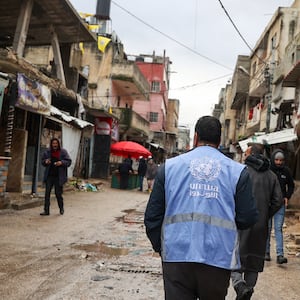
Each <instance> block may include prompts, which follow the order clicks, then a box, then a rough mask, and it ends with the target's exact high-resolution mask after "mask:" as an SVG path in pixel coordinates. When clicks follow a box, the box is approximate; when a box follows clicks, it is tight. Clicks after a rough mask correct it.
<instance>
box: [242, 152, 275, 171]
mask: <svg viewBox="0 0 300 300" xmlns="http://www.w3.org/2000/svg"><path fill="white" fill-rule="evenodd" d="M245 164H246V165H247V166H249V167H252V168H253V169H255V170H256V171H258V172H264V171H267V170H269V169H270V161H269V160H268V159H267V158H266V157H264V156H263V155H261V154H252V155H249V156H248V157H247V158H246V160H245Z"/></svg>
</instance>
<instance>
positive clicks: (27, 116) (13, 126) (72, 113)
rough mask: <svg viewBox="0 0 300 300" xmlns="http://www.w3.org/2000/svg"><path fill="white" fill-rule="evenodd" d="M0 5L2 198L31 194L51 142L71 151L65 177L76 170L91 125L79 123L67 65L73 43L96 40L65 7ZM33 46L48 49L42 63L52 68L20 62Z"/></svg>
mask: <svg viewBox="0 0 300 300" xmlns="http://www.w3.org/2000/svg"><path fill="white" fill-rule="evenodd" d="M0 4H1V12H0V72H1V77H2V79H1V84H0V89H1V93H0V94H1V110H0V111H1V126H0V137H1V139H0V140H1V142H0V153H1V154H0V155H1V160H4V161H6V162H9V163H8V164H7V169H6V170H4V172H2V173H1V176H4V177H6V178H5V180H4V178H1V179H2V180H1V183H3V184H4V185H5V187H4V188H3V187H2V194H3V193H5V192H17V193H22V192H23V191H24V190H27V189H28V188H27V187H26V186H25V183H26V182H27V181H29V186H30V190H31V192H32V194H35V193H36V192H37V183H38V181H39V180H41V178H42V172H41V170H40V155H41V152H42V151H43V149H44V147H46V144H49V140H50V138H51V137H53V136H55V137H59V138H61V140H62V143H63V146H64V147H65V148H67V149H69V150H70V155H71V157H72V160H73V164H72V166H71V168H70V170H69V172H70V174H69V175H73V171H76V169H78V167H79V161H77V154H78V149H79V144H80V140H81V137H83V136H85V134H86V135H87V136H89V135H90V134H91V132H90V131H89V132H88V133H84V131H83V128H92V127H93V124H90V123H88V122H86V121H84V120H82V119H81V116H80V107H81V105H83V103H82V102H79V101H78V97H77V93H78V89H77V87H78V77H77V81H76V78H74V81H73V83H72V84H71V80H70V78H71V71H70V69H71V68H72V67H70V65H69V59H70V53H71V49H72V45H73V44H74V43H78V41H85V42H93V41H94V42H95V41H96V39H95V36H94V35H93V34H92V33H91V32H90V31H89V30H87V28H86V26H85V24H84V23H83V22H82V20H81V18H80V17H79V15H78V14H77V13H76V11H75V10H74V8H73V7H72V6H71V5H70V3H69V1H65V0H63V1H58V0H54V1H51V3H50V2H49V1H44V0H41V1H39V2H36V1H33V0H26V1H22V2H20V1H16V0H12V1H9V2H7V1H4V0H1V1H0ZM66 19H67V20H68V23H66V22H65V20H66ZM36 46H43V47H44V46H46V47H47V46H51V48H52V54H51V57H50V56H47V55H43V57H42V58H43V59H44V60H48V59H49V60H50V61H51V62H50V63H49V61H47V63H46V64H47V65H51V68H49V69H47V68H46V69H45V68H37V67H36V66H35V65H34V64H33V63H32V62H30V61H29V59H30V56H28V58H27V59H25V58H24V56H26V54H27V50H28V49H29V48H34V47H36ZM40 51H43V48H41V49H40ZM31 58H32V57H31ZM51 58H52V60H51ZM43 62H44V61H43ZM43 62H42V63H43ZM68 70H69V71H70V73H68ZM73 71H74V70H73ZM66 73H68V74H69V75H70V77H68V76H66ZM75 73H76V71H74V72H73V75H75ZM74 77H75V76H74ZM75 86H76V88H74V87H75ZM2 100H3V101H2ZM66 112H67V114H68V115H66V114H65V113H66ZM71 132H72V133H71ZM72 134H73V135H72ZM71 135H72V137H71ZM47 146H48V145H47ZM72 150H74V151H72ZM71 173H72V174H71ZM0 191H1V189H0Z"/></svg>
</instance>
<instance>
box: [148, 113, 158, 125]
mask: <svg viewBox="0 0 300 300" xmlns="http://www.w3.org/2000/svg"><path fill="white" fill-rule="evenodd" d="M149 121H150V122H152V123H156V122H158V113H157V112H150V120H149Z"/></svg>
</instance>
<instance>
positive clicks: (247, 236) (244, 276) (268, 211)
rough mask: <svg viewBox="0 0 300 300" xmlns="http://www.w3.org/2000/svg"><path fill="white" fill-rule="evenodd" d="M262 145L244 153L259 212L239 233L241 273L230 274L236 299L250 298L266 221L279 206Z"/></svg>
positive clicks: (259, 268)
mask: <svg viewBox="0 0 300 300" xmlns="http://www.w3.org/2000/svg"><path fill="white" fill-rule="evenodd" d="M262 150H263V146H262V145H255V144H254V145H252V146H250V147H249V148H248V149H247V151H246V153H245V164H246V165H247V166H248V171H249V174H250V178H251V180H252V191H253V195H254V198H255V199H256V206H257V209H258V211H259V218H258V221H257V223H256V224H255V225H254V226H253V227H251V228H249V229H246V230H241V231H240V232H239V237H240V257H241V265H242V267H241V270H239V271H238V272H232V274H231V278H232V284H233V287H234V289H235V291H236V293H237V298H236V299H237V300H247V299H250V298H251V295H252V293H253V288H254V286H255V284H256V281H257V277H258V272H262V271H263V269H264V256H265V249H266V242H267V236H268V221H269V218H270V217H272V216H273V215H274V214H275V213H276V211H277V210H278V209H279V208H280V206H281V197H282V196H281V191H280V186H279V183H278V180H277V178H276V176H274V175H275V174H274V173H273V172H272V171H271V170H270V162H269V160H268V159H267V158H266V157H264V156H263V155H262Z"/></svg>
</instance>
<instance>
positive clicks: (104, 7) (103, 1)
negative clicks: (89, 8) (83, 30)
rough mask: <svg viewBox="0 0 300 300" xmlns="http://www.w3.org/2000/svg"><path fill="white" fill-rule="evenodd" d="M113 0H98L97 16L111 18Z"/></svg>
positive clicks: (101, 18)
mask: <svg viewBox="0 0 300 300" xmlns="http://www.w3.org/2000/svg"><path fill="white" fill-rule="evenodd" d="M110 4H111V0H97V8H96V15H95V16H96V17H97V18H98V19H99V20H110Z"/></svg>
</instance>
